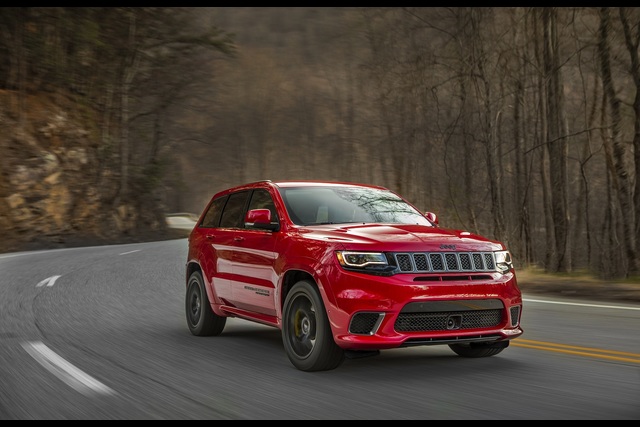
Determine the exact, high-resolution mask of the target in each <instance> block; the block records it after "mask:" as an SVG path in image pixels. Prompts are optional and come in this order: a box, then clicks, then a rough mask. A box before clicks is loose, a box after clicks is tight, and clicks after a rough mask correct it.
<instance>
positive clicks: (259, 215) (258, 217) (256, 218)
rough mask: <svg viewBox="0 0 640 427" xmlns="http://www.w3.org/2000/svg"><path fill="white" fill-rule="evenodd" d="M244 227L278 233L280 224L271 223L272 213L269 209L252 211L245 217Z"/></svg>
mask: <svg viewBox="0 0 640 427" xmlns="http://www.w3.org/2000/svg"><path fill="white" fill-rule="evenodd" d="M244 225H245V227H249V228H259V229H262V230H271V231H277V230H278V229H279V228H280V225H279V224H272V223H271V211H270V210H269V209H251V210H250V211H248V212H247V214H246V215H245V217H244Z"/></svg>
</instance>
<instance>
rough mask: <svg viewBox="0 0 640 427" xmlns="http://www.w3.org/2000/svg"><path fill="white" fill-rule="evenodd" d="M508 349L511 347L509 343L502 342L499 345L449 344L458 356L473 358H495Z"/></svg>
mask: <svg viewBox="0 0 640 427" xmlns="http://www.w3.org/2000/svg"><path fill="white" fill-rule="evenodd" d="M507 347H509V341H500V342H497V343H469V344H449V348H450V349H451V350H453V351H454V352H455V353H456V354H457V355H458V356H462V357H473V358H475V357H489V356H495V355H496V354H498V353H500V352H502V350H504V349H505V348H507Z"/></svg>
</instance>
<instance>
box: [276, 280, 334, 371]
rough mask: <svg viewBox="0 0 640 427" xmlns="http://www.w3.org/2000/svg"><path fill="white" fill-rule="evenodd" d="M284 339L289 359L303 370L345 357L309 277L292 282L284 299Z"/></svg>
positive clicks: (326, 367)
mask: <svg viewBox="0 0 640 427" xmlns="http://www.w3.org/2000/svg"><path fill="white" fill-rule="evenodd" d="M282 341H283V344H284V349H285V352H286V353H287V356H288V357H289V360H290V361H291V363H293V365H294V366H295V367H296V368H298V369H299V370H301V371H327V370H331V369H335V368H337V367H338V366H340V364H341V363H342V362H343V361H344V357H345V354H344V350H343V349H341V348H340V347H339V346H338V345H337V344H336V342H335V341H334V339H333V334H332V333H331V326H330V325H329V319H328V317H327V313H326V311H325V308H324V304H323V303H322V299H321V298H320V294H319V292H318V290H317V288H316V287H315V285H314V284H313V283H312V282H310V281H308V280H301V281H299V282H298V283H296V284H295V285H293V287H292V288H291V291H290V292H289V294H288V295H287V298H286V299H285V301H284V308H283V314H282Z"/></svg>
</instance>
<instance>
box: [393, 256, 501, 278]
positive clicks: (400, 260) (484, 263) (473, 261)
mask: <svg viewBox="0 0 640 427" xmlns="http://www.w3.org/2000/svg"><path fill="white" fill-rule="evenodd" d="M392 255H393V259H394V260H395V262H396V265H397V266H398V268H399V269H400V272H401V273H424V272H437V273H441V272H447V271H453V272H475V271H480V272H485V271H496V263H495V259H494V255H493V252H405V253H394V254H392Z"/></svg>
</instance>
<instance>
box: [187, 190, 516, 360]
mask: <svg viewBox="0 0 640 427" xmlns="http://www.w3.org/2000/svg"><path fill="white" fill-rule="evenodd" d="M185 279H186V297H185V310H186V319H187V324H188V327H189V330H190V331H191V333H192V334H194V335H197V336H210V335H219V334H221V333H222V331H223V329H224V327H225V323H226V320H227V318H228V317H237V318H242V319H245V320H249V321H253V322H258V323H261V324H264V325H269V326H273V327H275V328H279V329H280V330H281V333H282V341H283V344H284V350H285V352H286V354H287V356H288V358H289V360H290V361H291V363H292V364H293V365H294V366H295V367H296V368H297V369H299V370H302V371H322V370H331V369H335V368H337V367H338V366H340V364H341V363H342V362H343V361H344V359H345V357H351V358H355V357H362V356H368V355H375V354H379V352H380V350H384V349H391V348H398V347H410V346H419V345H448V346H449V347H450V348H451V350H453V351H454V352H455V353H456V354H458V355H459V356H463V357H487V356H494V355H496V354H498V353H500V352H502V350H504V349H505V348H507V347H508V345H509V342H510V340H511V339H514V338H517V337H519V336H520V335H522V333H523V330H522V329H521V328H520V317H521V314H522V297H521V292H520V289H519V288H518V285H517V280H516V274H515V271H514V269H513V265H512V261H511V255H510V253H509V251H508V250H507V248H505V246H504V245H503V244H502V243H500V242H497V241H493V240H489V239H487V238H484V237H481V236H477V235H474V234H471V233H469V232H466V231H460V230H450V229H445V228H440V227H439V225H438V218H437V217H436V215H435V214H433V213H426V214H423V213H421V212H420V211H419V210H418V209H417V208H416V207H414V206H413V205H412V204H411V203H409V202H408V201H407V200H405V199H404V198H402V197H401V196H399V195H398V194H396V193H395V192H392V191H390V190H388V189H386V188H383V187H379V186H373V185H364V184H355V183H336V182H316V181H313V182H312V181H302V182H271V181H260V182H254V183H250V184H246V185H242V186H238V187H235V188H230V189H227V190H224V191H221V192H219V193H217V194H215V195H214V196H213V197H212V198H211V200H210V202H209V203H208V205H207V206H206V208H205V209H204V211H203V212H202V214H201V215H200V217H199V219H198V221H197V225H196V227H194V229H193V230H192V232H191V233H190V236H189V239H188V256H187V262H186V276H185Z"/></svg>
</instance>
